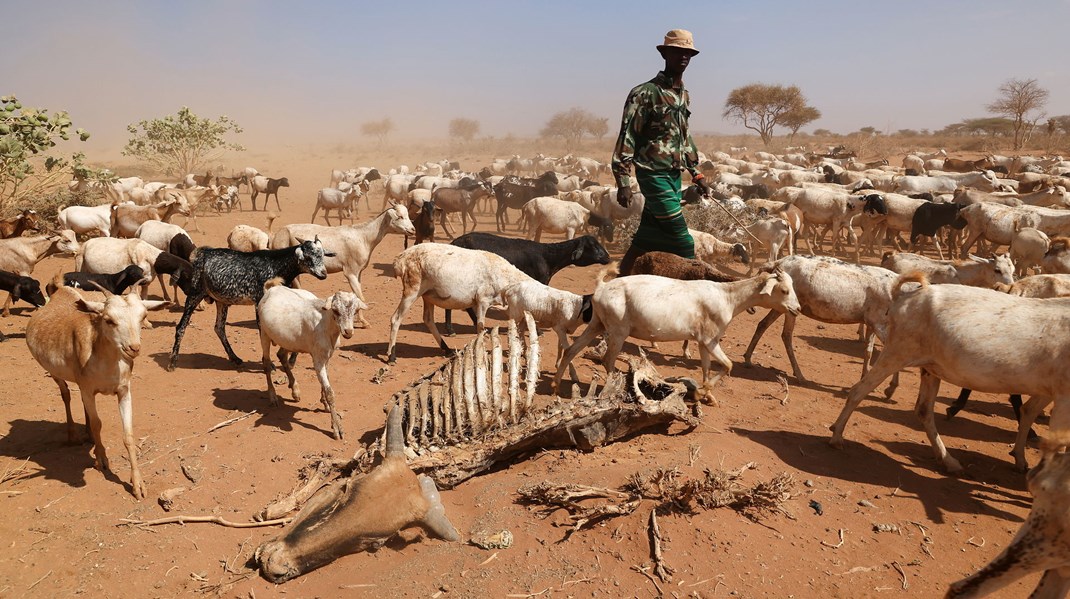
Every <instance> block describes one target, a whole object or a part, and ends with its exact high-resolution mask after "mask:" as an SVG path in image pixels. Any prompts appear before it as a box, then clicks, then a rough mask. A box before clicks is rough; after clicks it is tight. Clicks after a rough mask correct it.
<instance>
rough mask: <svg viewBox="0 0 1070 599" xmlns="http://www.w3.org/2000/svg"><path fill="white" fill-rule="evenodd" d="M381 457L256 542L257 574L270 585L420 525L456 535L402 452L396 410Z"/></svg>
mask: <svg viewBox="0 0 1070 599" xmlns="http://www.w3.org/2000/svg"><path fill="white" fill-rule="evenodd" d="M383 456H384V457H383V461H382V463H380V464H379V466H377V467H376V468H375V469H374V470H372V471H371V472H369V473H367V474H362V473H357V471H354V474H353V475H352V476H350V477H349V478H348V479H346V480H344V481H340V482H335V483H332V484H331V485H329V486H327V487H325V488H323V489H321V490H320V491H319V492H318V493H317V494H316V495H313V496H312V498H311V499H309V501H308V503H306V504H305V507H304V508H303V509H302V510H301V511H300V512H299V513H298V514H297V515H296V516H295V517H294V519H293V522H292V523H291V525H290V529H289V530H287V531H286V532H285V533H284V534H282V535H280V536H279V537H278V538H276V539H273V540H271V541H268V542H266V543H264V544H263V545H261V546H260V547H257V549H256V552H255V553H254V554H253V559H254V560H256V561H257V562H258V563H259V564H260V574H261V575H262V576H263V577H264V578H266V579H268V580H269V581H271V582H274V583H276V584H278V583H281V582H286V581H287V580H290V579H292V578H296V577H298V576H301V575H302V574H305V573H308V572H311V571H312V570H315V569H316V568H320V567H322V566H325V565H327V564H329V563H331V562H333V561H334V560H336V559H338V558H339V557H342V556H343V555H348V554H350V553H356V552H358V551H367V550H369V549H373V548H376V547H379V546H381V545H382V544H383V543H385V542H386V541H387V539H390V538H391V537H393V536H394V535H396V534H397V533H398V531H400V530H402V529H404V528H407V527H410V526H420V527H422V528H423V529H425V530H426V531H427V532H429V533H430V534H432V535H434V536H436V537H438V538H440V539H443V540H446V541H456V540H458V539H460V535H459V534H458V533H457V529H455V528H454V527H453V524H451V523H450V521H449V519H448V518H447V517H446V510H445V508H443V507H442V499H441V497H440V496H439V493H438V488H436V487H435V483H434V481H433V480H431V479H430V478H429V477H427V476H423V475H420V476H417V475H416V474H414V473H413V472H412V470H410V469H409V466H408V464H407V463H406V459H407V458H406V457H405V432H404V431H403V430H402V425H401V409H400V408H398V407H394V408H392V409H391V410H390V414H389V416H388V417H387V421H386V450H385V451H384V452H383Z"/></svg>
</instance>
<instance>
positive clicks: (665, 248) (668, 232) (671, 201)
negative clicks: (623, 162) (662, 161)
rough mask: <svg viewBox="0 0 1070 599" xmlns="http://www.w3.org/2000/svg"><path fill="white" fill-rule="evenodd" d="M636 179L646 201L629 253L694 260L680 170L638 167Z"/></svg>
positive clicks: (693, 241) (693, 243) (693, 247)
mask: <svg viewBox="0 0 1070 599" xmlns="http://www.w3.org/2000/svg"><path fill="white" fill-rule="evenodd" d="M635 178H636V180H637V181H638V182H639V190H640V191H642V192H643V197H644V198H645V200H646V204H645V205H644V206H643V216H642V218H641V219H640V221H639V229H638V230H636V232H635V237H633V238H632V247H631V248H629V253H634V252H633V250H638V253H640V254H642V253H646V252H669V253H671V254H676V255H677V256H682V257H684V258H692V259H694V257H695V240H694V239H693V238H692V237H691V233H689V232H688V231H687V221H685V220H684V212H683V209H682V208H681V207H680V199H681V197H680V171H676V170H673V171H648V170H644V169H639V168H636V169H635Z"/></svg>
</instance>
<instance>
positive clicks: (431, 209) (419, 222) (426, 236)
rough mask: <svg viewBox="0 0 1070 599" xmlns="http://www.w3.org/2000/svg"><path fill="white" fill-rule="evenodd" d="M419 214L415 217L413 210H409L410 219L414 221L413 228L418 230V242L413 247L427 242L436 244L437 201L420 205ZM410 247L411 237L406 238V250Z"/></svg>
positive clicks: (429, 201)
mask: <svg viewBox="0 0 1070 599" xmlns="http://www.w3.org/2000/svg"><path fill="white" fill-rule="evenodd" d="M419 210H420V211H419V212H417V213H416V215H413V213H412V210H409V219H410V220H411V221H412V226H413V228H415V229H416V241H414V242H413V245H416V244H418V243H423V242H425V241H430V242H431V243H434V242H435V201H434V200H428V201H426V202H424V203H423V204H422V205H420V208H419ZM408 247H409V236H408V235H406V236H405V248H406V249H407V248H408Z"/></svg>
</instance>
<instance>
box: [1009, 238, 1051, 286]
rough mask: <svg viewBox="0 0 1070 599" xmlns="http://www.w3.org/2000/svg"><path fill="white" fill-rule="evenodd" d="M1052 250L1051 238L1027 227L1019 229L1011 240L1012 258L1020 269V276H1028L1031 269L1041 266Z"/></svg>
mask: <svg viewBox="0 0 1070 599" xmlns="http://www.w3.org/2000/svg"><path fill="white" fill-rule="evenodd" d="M1049 249H1051V238H1049V237H1048V236H1047V235H1046V234H1045V233H1044V232H1043V231H1040V230H1037V229H1034V228H1033V227H1026V228H1024V229H1019V230H1018V231H1016V232H1015V233H1014V237H1013V238H1011V249H1010V257H1011V260H1012V261H1014V264H1015V265H1016V266H1017V267H1018V272H1017V274H1018V276H1022V275H1024V274H1026V271H1028V270H1029V269H1030V268H1032V267H1034V266H1038V265H1040V263H1041V262H1042V261H1043V260H1044V255H1045V254H1047V253H1048V250H1049Z"/></svg>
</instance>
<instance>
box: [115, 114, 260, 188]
mask: <svg viewBox="0 0 1070 599" xmlns="http://www.w3.org/2000/svg"><path fill="white" fill-rule="evenodd" d="M126 130H127V131H129V132H130V134H131V135H132V136H133V137H131V138H130V141H128V142H126V147H124V148H123V156H133V157H134V158H137V159H139V160H143V161H145V162H147V163H149V164H150V165H152V166H153V167H155V168H156V169H158V170H161V171H163V172H164V173H166V174H169V175H179V176H181V175H185V174H188V173H192V172H195V171H198V170H200V169H202V168H204V167H205V166H206V165H207V164H209V163H210V162H213V161H215V160H217V159H218V158H219V157H220V156H221V155H222V154H223V152H224V151H226V150H235V151H238V152H242V151H244V150H245V148H244V147H243V146H242V145H241V144H238V143H233V142H228V141H227V139H226V135H227V134H228V133H241V132H242V128H241V127H239V126H238V124H237V123H235V122H234V121H232V120H230V118H229V117H227V116H226V115H223V116H221V117H219V118H218V119H216V120H214V121H213V120H212V119H208V118H202V117H199V116H197V115H196V114H194V112H193V111H192V110H190V109H189V107H187V106H183V107H182V108H181V109H179V111H178V112H177V113H176V114H169V115H167V116H165V117H163V118H158V119H152V120H143V121H141V122H139V123H138V124H137V125H127V126H126Z"/></svg>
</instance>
